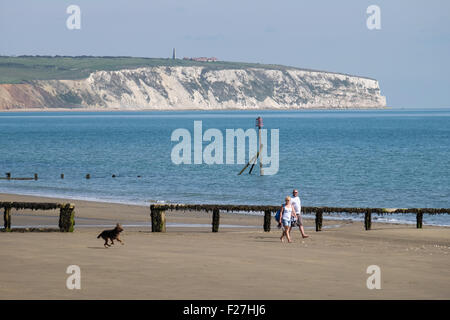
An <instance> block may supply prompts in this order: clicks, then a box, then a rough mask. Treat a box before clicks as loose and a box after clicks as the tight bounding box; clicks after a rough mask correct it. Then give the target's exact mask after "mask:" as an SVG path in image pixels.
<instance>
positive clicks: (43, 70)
mask: <svg viewBox="0 0 450 320" xmlns="http://www.w3.org/2000/svg"><path fill="white" fill-rule="evenodd" d="M159 66H163V67H165V66H167V67H171V66H184V67H189V66H202V67H206V68H208V69H245V68H261V69H273V70H286V69H299V68H293V67H286V66H282V65H272V64H259V63H244V62H227V61H216V62H197V61H191V60H181V59H175V60H173V59H162V58H136V57H92V56H79V57H69V56H54V57H52V56H18V57H7V56H0V83H26V82H28V81H32V80H75V79H85V78H87V77H88V76H89V74H91V73H92V72H95V71H100V70H104V71H112V70H122V69H136V68H141V67H159ZM300 70H305V71H315V70H309V69H300Z"/></svg>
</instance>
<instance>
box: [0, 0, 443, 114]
mask: <svg viewBox="0 0 450 320" xmlns="http://www.w3.org/2000/svg"><path fill="white" fill-rule="evenodd" d="M70 4H76V5H79V6H80V8H81V29H80V30H68V29H67V28H66V20H67V17H68V16H69V15H68V14H67V13H66V8H67V7H68V6H69V5H70ZM372 4H375V5H378V6H379V7H380V9H381V30H368V28H367V27H366V19H367V17H368V15H367V14H366V9H367V7H368V6H369V5H372ZM0 34H1V37H0V54H1V55H21V54H28V55H35V54H40V55H112V56H116V55H126V56H142V57H170V56H171V54H172V48H173V47H176V48H177V54H178V57H183V56H216V57H218V58H219V59H220V60H228V61H246V62H260V63H275V64H284V65H291V66H296V67H304V68H312V69H319V70H326V71H334V72H343V73H350V74H355V75H361V76H368V77H372V78H375V79H377V80H379V82H380V87H381V91H382V94H383V95H385V96H386V97H387V102H388V105H389V106H392V107H447V106H450V1H447V0H440V1H438V0H429V1H406V0H405V1H403V0H395V1H393V0H390V1H381V0H377V1H376V0H370V1H365V0H343V1H336V0H326V1H325V0H316V1H300V0H277V1H274V0H239V1H237V0H222V1H221V0H146V1H143V0H142V1H141V0H127V1H125V0H71V1H66V0H53V1H52V0H39V1H36V0H0Z"/></svg>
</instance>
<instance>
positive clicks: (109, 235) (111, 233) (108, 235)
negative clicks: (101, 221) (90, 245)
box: [97, 223, 123, 248]
mask: <svg viewBox="0 0 450 320" xmlns="http://www.w3.org/2000/svg"><path fill="white" fill-rule="evenodd" d="M122 231H123V228H122V226H121V225H120V224H119V223H118V224H117V225H116V227H115V228H114V229H112V230H105V231H103V232H102V233H100V234H99V235H98V237H97V239H99V238H100V237H102V238H103V240H105V244H104V246H105V248H108V247H111V244H114V241H113V240H117V241H119V242H120V243H121V244H123V241H122V240H120V238H119V235H120V233H121V232H122ZM108 239H110V240H111V244H108Z"/></svg>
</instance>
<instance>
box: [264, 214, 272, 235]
mask: <svg viewBox="0 0 450 320" xmlns="http://www.w3.org/2000/svg"><path fill="white" fill-rule="evenodd" d="M271 221H272V215H271V212H270V211H269V210H266V211H264V231H265V232H270V222H271Z"/></svg>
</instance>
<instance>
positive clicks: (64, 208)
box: [0, 202, 75, 232]
mask: <svg viewBox="0 0 450 320" xmlns="http://www.w3.org/2000/svg"><path fill="white" fill-rule="evenodd" d="M1 208H3V209H4V210H5V211H4V214H3V219H4V227H5V231H7V232H9V231H12V229H11V209H16V210H24V209H30V210H56V209H59V223H58V226H59V231H60V232H73V228H74V226H75V205H74V204H72V203H42V202H0V209H1Z"/></svg>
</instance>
